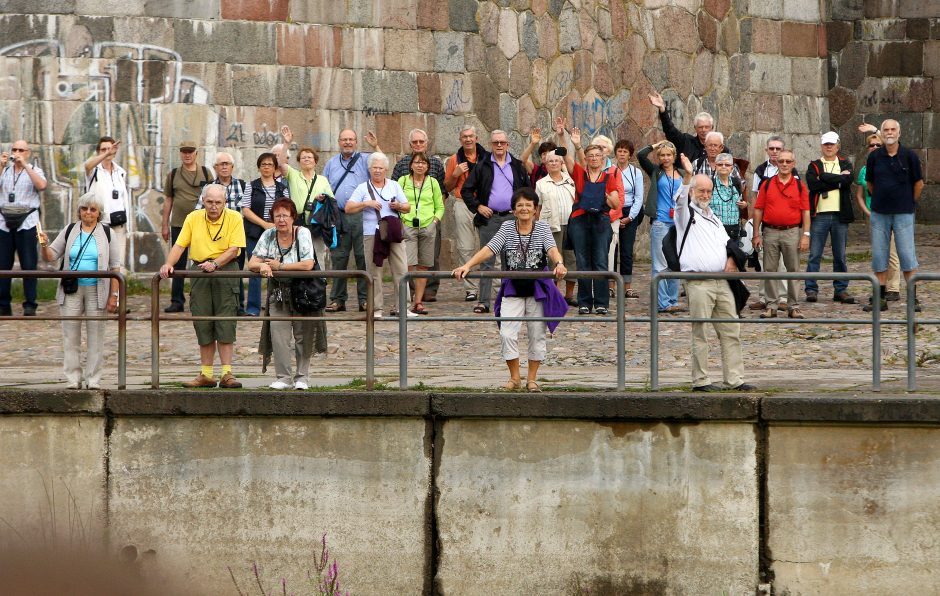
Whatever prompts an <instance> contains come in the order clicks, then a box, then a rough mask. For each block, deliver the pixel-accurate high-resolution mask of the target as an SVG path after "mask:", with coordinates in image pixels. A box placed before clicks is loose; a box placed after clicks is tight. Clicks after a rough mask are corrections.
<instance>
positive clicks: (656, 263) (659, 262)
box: [650, 221, 679, 310]
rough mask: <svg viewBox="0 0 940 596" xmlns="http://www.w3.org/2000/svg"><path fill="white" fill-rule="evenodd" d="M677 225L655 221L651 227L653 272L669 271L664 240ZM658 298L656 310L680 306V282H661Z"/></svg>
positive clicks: (671, 280) (673, 280)
mask: <svg viewBox="0 0 940 596" xmlns="http://www.w3.org/2000/svg"><path fill="white" fill-rule="evenodd" d="M674 225H675V224H671V223H669V224H667V223H663V222H661V221H654V222H653V223H652V224H651V225H650V255H652V259H653V271H655V272H657V273H658V272H660V271H665V270H667V269H669V267H667V266H666V257H665V255H663V238H665V237H666V234H668V233H669V230H670V229H671V228H672V227H673V226H674ZM657 293H658V298H657V299H656V308H657V309H658V310H666V309H667V308H669V307H670V306H676V305H677V304H679V280H678V279H665V280H662V281H660V282H659V288H657Z"/></svg>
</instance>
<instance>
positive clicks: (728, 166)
mask: <svg viewBox="0 0 940 596" xmlns="http://www.w3.org/2000/svg"><path fill="white" fill-rule="evenodd" d="M715 165H716V166H718V167H719V168H730V167H731V165H732V164H730V163H716V164H715Z"/></svg>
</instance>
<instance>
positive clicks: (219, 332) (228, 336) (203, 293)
mask: <svg viewBox="0 0 940 596" xmlns="http://www.w3.org/2000/svg"><path fill="white" fill-rule="evenodd" d="M193 268H194V269H196V267H195V265H194V266H193ZM220 271H238V262H237V261H232V262H231V263H228V264H227V265H225V266H224V267H222V268H221V269H220ZM190 282H191V283H190V292H189V308H190V310H191V311H192V314H193V316H194V317H212V316H220V317H234V316H235V315H236V314H237V313H238V295H239V290H238V278H237V277H225V278H223V277H219V278H212V277H205V278H198V279H192V280H190ZM193 327H194V328H195V329H196V341H198V342H199V345H200V346H206V345H209V344H211V343H213V342H219V343H221V344H233V343H235V321H193Z"/></svg>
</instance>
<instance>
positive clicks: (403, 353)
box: [395, 271, 412, 391]
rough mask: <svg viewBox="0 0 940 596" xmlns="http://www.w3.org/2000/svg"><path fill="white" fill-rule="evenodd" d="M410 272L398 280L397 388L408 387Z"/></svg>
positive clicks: (403, 388) (402, 389) (404, 388)
mask: <svg viewBox="0 0 940 596" xmlns="http://www.w3.org/2000/svg"><path fill="white" fill-rule="evenodd" d="M411 279H412V274H411V272H410V271H406V272H405V274H404V275H403V276H402V277H401V279H400V280H398V287H397V288H395V289H396V290H397V291H398V389H399V390H401V391H404V390H406V389H408V312H407V308H408V282H409V281H411Z"/></svg>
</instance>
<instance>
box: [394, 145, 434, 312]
mask: <svg viewBox="0 0 940 596" xmlns="http://www.w3.org/2000/svg"><path fill="white" fill-rule="evenodd" d="M430 167H431V162H430V160H429V159H428V156H427V154H426V153H425V152H424V151H417V152H415V153H413V154H412V155H411V164H410V165H409V166H408V171H409V173H408V174H406V175H404V176H402V177H401V178H399V179H398V185H399V186H401V190H402V192H403V193H405V196H406V197H408V202H409V203H410V204H411V205H412V207H411V211H410V212H408V213H400V214H399V216H400V217H401V220H402V223H403V224H404V227H405V252H406V253H407V256H408V270H409V271H414V270H416V269H417V270H418V271H428V270H429V269H431V267H433V266H434V243H435V242H436V241H437V235H438V234H439V233H440V232H439V230H438V225H439V224H440V222H441V220H442V219H443V218H444V195H443V193H442V192H441V185H440V184H438V182H437V180H436V179H435V178H434V177H433V176H428V170H429V169H430ZM414 282H415V299H414V305H413V306H412V308H411V312H413V313H415V314H418V315H426V314H428V311H427V309H426V308H424V304H422V301H423V300H424V288H425V287H426V286H427V285H428V280H426V279H421V278H419V279H416V280H414Z"/></svg>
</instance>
